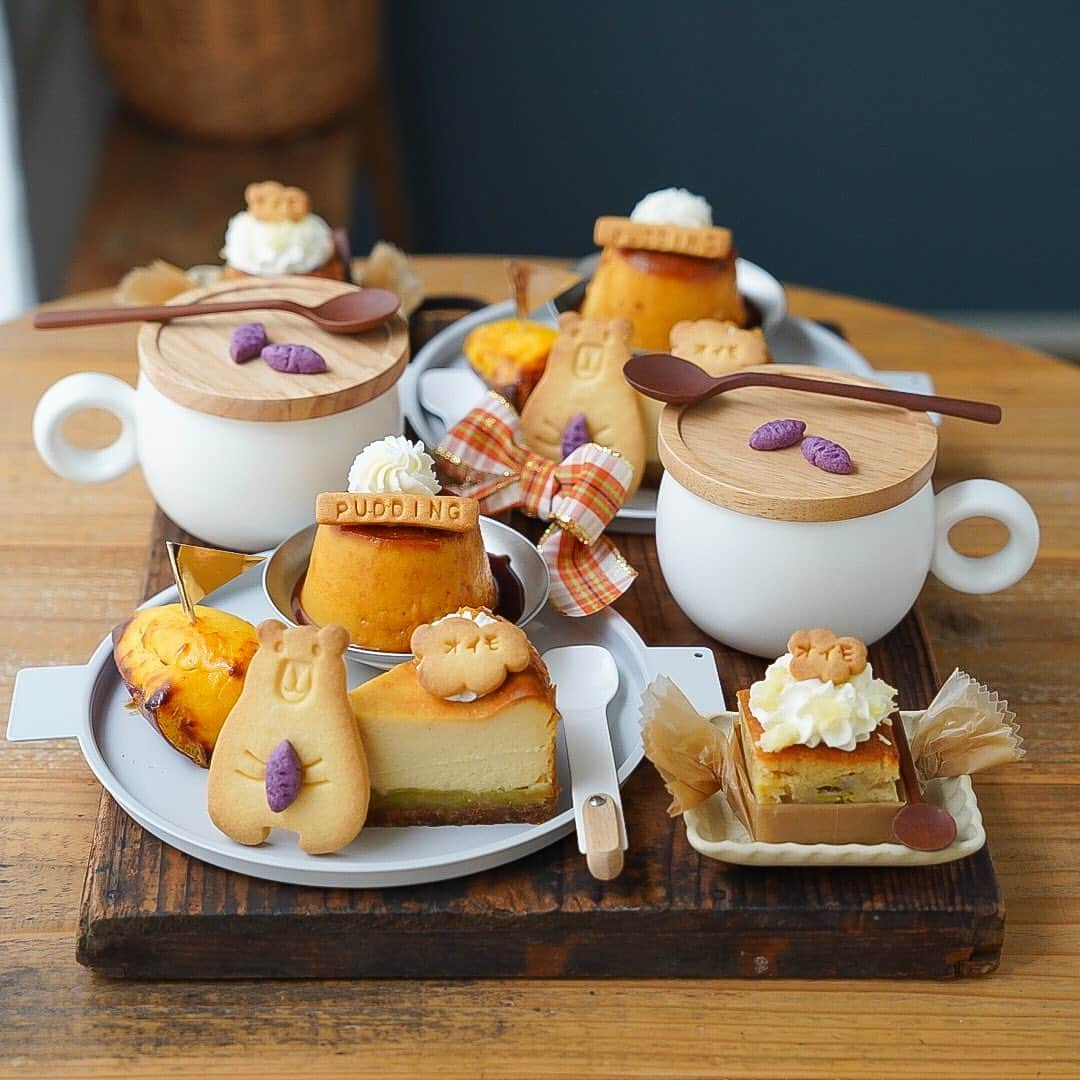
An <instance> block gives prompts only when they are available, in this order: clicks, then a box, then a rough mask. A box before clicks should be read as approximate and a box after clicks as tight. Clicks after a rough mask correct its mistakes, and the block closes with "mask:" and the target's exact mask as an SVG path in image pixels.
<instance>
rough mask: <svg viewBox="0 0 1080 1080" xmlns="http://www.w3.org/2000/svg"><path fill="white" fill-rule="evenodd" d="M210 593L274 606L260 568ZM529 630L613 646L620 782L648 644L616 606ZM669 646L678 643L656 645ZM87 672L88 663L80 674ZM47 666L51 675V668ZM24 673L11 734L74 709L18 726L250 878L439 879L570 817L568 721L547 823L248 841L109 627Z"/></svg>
mask: <svg viewBox="0 0 1080 1080" xmlns="http://www.w3.org/2000/svg"><path fill="white" fill-rule="evenodd" d="M175 600H176V590H175V588H170V589H165V590H164V591H163V592H160V593H158V595H157V596H155V597H153V598H152V599H151V600H149V601H147V604H146V605H144V606H150V605H155V604H167V603H172V602H175ZM208 600H209V602H210V603H211V604H212V606H214V607H217V608H221V609H222V610H225V611H230V612H232V613H233V614H236V615H239V616H241V617H242V618H245V619H247V620H249V621H250V622H253V623H258V622H260V621H261V620H263V619H265V618H269V617H271V616H272V615H273V614H274V612H273V610H272V608H271V607H270V605H269V603H268V601H267V600H266V598H265V596H264V595H263V591H262V587H261V572H260V569H259V568H258V567H256V568H254V569H252V570H250V571H248V572H247V573H246V574H243V575H242V576H241V577H239V578H237V579H236V580H235V581H232V582H230V583H229V584H228V585H225V586H224V587H223V588H221V589H219V590H218V591H217V592H216V593H214V594H213V596H212V598H208ZM529 637H530V638H531V639H532V641H533V643H534V644H535V645H536V647H537V648H538V649H539V650H540V651H541V652H544V651H546V650H547V649H550V648H554V647H555V646H558V645H577V644H594V645H603V646H604V647H605V648H607V649H609V650H610V651H611V653H612V654H613V656H614V658H615V663H616V665H617V667H618V669H619V675H620V685H619V692H618V694H617V695H616V697H615V699H614V700H613V701H612V703H611V706H610V708H609V709H608V726H609V729H610V733H611V741H612V747H613V749H614V754H615V763H616V767H617V770H618V776H619V783H620V784H622V783H624V782H625V781H626V778H627V777H628V776H629V775H630V773H631V772H633V770H634V768H635V767H636V766H637V765H638V763H639V762H640V761H641V759H642V756H643V751H642V747H641V738H640V733H639V715H638V703H639V700H640V697H641V691H642V689H643V688H644V686H645V684H646V682H647V681H648V679H649V678H650V677H651V675H650V672H649V669H648V667H647V666H646V657H647V652H648V650H646V648H645V646H644V644H643V643H642V641H641V638H640V637H638V635H637V633H636V631H635V630H634V629H633V627H631V626H630V624H629V623H628V622H627V621H626V620H625V619H624V618H623V617H622V616H621V615H618V614H616V613H615V612H613V611H610V610H608V611H604V612H601V613H600V614H597V615H592V616H589V617H587V618H583V619H570V618H567V617H565V616H562V615H558V614H556V613H555V612H553V611H552V610H551V609H550V608H548V609H546V610H545V611H543V612H541V613H540V614H539V615H538V616H537V617H536V618H535V619H534V620H533V621H532V623H530V626H529ZM668 651H672V650H657V652H659V653H663V652H668ZM674 651H678V652H682V651H683V650H674ZM698 652H699V653H700V650H698ZM348 668H349V685H350V687H351V686H356V685H358V684H359V683H362V682H364V681H366V680H368V679H371V678H374V677H375V676H376V675H378V674H379V672H378V671H376V670H375V669H374V668H371V667H368V666H367V665H364V664H357V663H351V662H350V663H349V665H348ZM79 672H85V676H84V677H83V678H81V679H80V678H78V675H77V673H79ZM30 675H33V676H37V677H38V678H35V679H33V680H30V679H27V680H26V681H25V682H24V680H23V676H30ZM50 675H51V676H54V677H53V678H52V679H50V678H49V676H50ZM19 681H20V686H19V691H20V693H21V695H22V700H21V701H20V700H16V701H15V702H13V705H12V732H13V733H14V731H15V728H16V727H19V728H24V727H26V726H30V724H29V721H31V720H32V717H33V715H34V713H41V712H45V711H48V710H51V711H52V712H53V714H54V716H55V713H56V712H57V710H58V709H60V708H63V709H65V710H78V715H77V716H72V717H71V720H70V723H69V724H68V725H67V729H66V730H56V727H60V726H62V725H58V724H57V722H56V721H55V719H54V720H53V724H54V725H55V726H54V729H53V730H51V731H48V732H45V731H42V732H39V733H38V734H37V735H36V736H35V735H32V734H31V735H28V734H26V733H24V734H22V735H20V736H18V737H21V738H26V737H39V738H42V737H58V736H59V735H62V734H77V737H78V739H79V744H80V747H81V749H82V752H83V754H84V756H85V757H86V760H87V762H88V763H89V765H90V768H91V769H92V770H93V772H94V775H95V776H96V777H97V778H98V780H99V781H100V782H101V784H102V786H103V787H104V788H105V789H106V790H107V791H108V792H109V793H110V794H111V795H112V797H113V798H114V799H115V800H116V801H117V802H118V803H119V804H120V806H121V807H122V808H123V809H124V810H125V811H126V812H127V813H128V814H130V815H131V817H133V818H134V819H135V820H136V821H137V822H138V823H139V824H140V825H142V826H143V827H144V828H145V829H147V830H148V831H149V832H151V833H153V835H154V836H156V837H158V838H159V839H161V840H163V841H164V842H165V843H167V844H171V845H172V846H173V847H176V848H179V849H180V850H181V851H183V852H186V853H187V854H188V855H193V856H195V857H196V858H199V859H202V860H204V861H205V862H208V863H211V864H213V865H214V866H221V867H225V868H226V869H228V870H236V871H239V872H240V873H244V874H250V875H252V876H254V877H260V878H268V879H270V880H272V881H282V882H289V883H293V884H297V885H314V886H322V887H328V888H330V887H335V888H336V887H342V888H381V887H385V886H392V885H412V884H418V883H420V882H426V881H441V880H445V879H448V878H453V877H460V876H462V875H464V874H471V873H475V872H476V871H479V870H486V869H490V868H491V867H494V866H500V865H502V864H503V863H507V862H511V861H513V860H515V859H520V858H522V857H523V856H525V855H528V854H530V853H532V852H534V851H537V850H539V849H540V848H542V847H545V846H547V845H548V844H550V843H552V842H554V841H555V840H558V839H559V838H560V837H563V836H565V835H566V834H567V833H569V832H571V831H572V830H573V828H574V814H573V809H572V805H571V799H570V779H569V772H568V768H567V761H566V748H565V745H564V743H563V740H562V733H561V731H560V735H559V747H558V769H559V783H560V787H561V789H562V795H561V798H560V801H559V809H558V813H557V814H556V815H555V817H553V818H551V819H550V820H549V821H546V822H544V823H543V824H539V825H462V826H452V827H440V828H427V827H409V828H374V827H373V828H368V829H364V830H363V831H362V832H361V833H360V836H359V837H357V839H356V840H355V841H353V843H352V844H350V845H349V846H348V847H347V848H344V849H342V850H341V851H338V852H335V853H334V854H332V855H317V856H316V855H308V854H306V853H305V852H303V851H301V850H300V848H299V846H298V845H297V843H296V837H295V836H294V835H293V834H292V833H288V832H284V831H279V830H274V832H272V833H271V835H270V837H269V839H268V841H267V842H266V843H265V844H262V845H260V846H259V847H245V846H243V845H241V844H237V843H235V842H234V841H232V840H230V839H229V838H228V837H227V836H225V835H223V834H222V833H220V832H218V830H217V829H216V828H215V827H214V825H213V823H212V822H211V821H210V818H209V816H208V814H207V812H206V780H207V775H208V774H207V771H206V770H205V769H201V768H199V767H198V766H197V765H195V764H194V763H192V762H191V761H189V760H188V759H187V758H185V757H184V756H183V755H182V754H180V753H179V752H178V751H176V750H174V749H173V748H172V747H171V746H169V745H168V743H166V742H165V740H164V739H163V738H162V737H161V736H160V735H159V734H158V733H157V732H156V731H154V730H153V728H152V727H151V726H150V724H148V723H147V722H146V720H145V719H143V717H142V716H140V715H139V714H138V713H137V712H135V711H133V710H132V709H130V708H128V707H127V704H128V700H129V695H128V693H127V690H126V688H125V687H124V684H123V682H122V681H121V680H120V678H119V676H118V674H117V672H116V667H115V665H114V663H113V657H112V640H111V638H110V637H106V638H105V640H104V641H102V642H101V644H100V645H99V646H98V648H97V650H96V651H95V653H94V655H93V656H92V657H91V659H90V661H89V663H88V664H87V665H86V667H85V668H54V669H36V670H33V671H24V672H21V673H20V680H19ZM16 698H17V699H18V698H19V694H17V695H16ZM43 706H44V708H43ZM17 714H19V715H17ZM46 723H48V721H46Z"/></svg>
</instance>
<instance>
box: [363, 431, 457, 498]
mask: <svg viewBox="0 0 1080 1080" xmlns="http://www.w3.org/2000/svg"><path fill="white" fill-rule="evenodd" d="M349 491H351V492H354V493H360V492H363V493H365V494H371V495H384V494H387V493H389V492H405V493H406V494H409V495H438V494H439V481H438V478H437V477H436V476H435V459H434V458H432V456H431V455H430V454H429V453H427V452H426V451H425V450H424V444H423V443H422V442H415V443H414V442H410V441H409V440H408V439H407V438H405V436H404V435H387V436H386V438H385V439H378V440H377V441H376V442H373V443H369V444H368V445H367V446H365V447H364V449H363V450H361V451H360V453H359V454H357V455H356V460H355V461H354V462H353V463H352V468H351V469H349Z"/></svg>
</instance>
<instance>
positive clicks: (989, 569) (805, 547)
mask: <svg viewBox="0 0 1080 1080" xmlns="http://www.w3.org/2000/svg"><path fill="white" fill-rule="evenodd" d="M971 517H989V518H995V519H997V520H998V521H1000V522H1002V524H1004V525H1005V526H1006V528H1008V530H1009V539H1008V542H1007V543H1006V544H1005V546H1004V547H1003V548H1002V549H1001V550H1000V551H998V552H995V553H994V554H993V555H988V556H986V557H985V558H971V557H969V556H965V555H961V554H960V553H959V552H958V551H956V550H955V548H953V546H952V545H951V544H950V543H949V530H950V529H951V528H952V527H953V526H954V525H955V524H957V522H960V521H963V520H964V519H965V518H971ZM656 546H657V553H658V555H659V559H660V568H661V570H662V571H663V574H664V579H665V580H666V582H667V584H668V588H670V589H671V593H672V596H674V598H675V601H676V602H677V603H678V605H679V607H681V608H682V610H683V611H684V612H685V613H686V615H687V616H688V617H689V618H690V619H691V620H692V621H693V622H694V623H695V624H696V625H697V626H699V627H700V628H701V629H702V630H704V631H705V632H706V633H707V634H710V635H711V636H712V637H714V638H716V639H717V640H719V641H723V642H724V643H725V644H727V645H731V646H733V647H734V648H736V649H741V650H742V651H743V652H748V653H752V654H754V655H757V656H765V657H776V656H779V655H781V654H782V653H783V652H784V651H785V650H786V647H787V639H788V637H789V636H790V634H791V633H792V631H793V630H798V629H800V628H802V629H810V628H812V627H817V626H824V627H828V628H829V629H832V630H834V631H835V632H836V633H838V634H851V635H853V636H855V637H858V638H861V639H862V640H863V641H866V642H868V643H869V642H873V641H877V640H878V639H879V638H881V637H884V635H885V634H887V633H888V632H889V631H890V630H891V629H892V628H893V627H894V626H896V624H897V623H899V622H900V620H901V619H902V618H903V617H904V615H905V614H906V613H907V612H908V610H909V609H910V608H911V606H912V604H914V602H915V600H916V598H917V597H918V595H919V591H920V589H921V588H922V586H923V583H924V582H925V580H926V575H927V572H928V571H933V573H934V575H935V576H936V577H937V578H939V579H940V580H941V581H942V582H944V583H945V584H946V585H948V586H950V587H951V588H953V589H957V590H958V591H960V592H967V593H989V592H997V591H998V590H999V589H1005V588H1008V587H1009V586H1010V585H1013V584H1015V582H1017V581H1019V580H1020V578H1022V577H1023V576H1024V574H1026V573H1027V571H1028V570H1029V569H1030V567H1031V564H1032V563H1033V562H1034V560H1035V555H1036V552H1037V551H1038V547H1039V523H1038V521H1037V520H1036V518H1035V513H1034V511H1033V510H1032V509H1031V506H1030V505H1029V503H1028V502H1027V500H1026V499H1025V498H1024V497H1023V496H1022V495H1020V494H1019V492H1017V491H1015V490H1013V488H1011V487H1009V486H1008V485H1006V484H1000V483H998V482H997V481H994V480H965V481H963V482H961V483H959V484H953V485H952V486H951V487H948V488H945V489H944V490H943V491H942V492H940V493H939V494H938V495H936V496H935V495H934V492H933V489H932V488H931V486H930V482H929V481H927V483H926V484H924V485H923V487H922V488H920V489H919V491H917V492H916V493H915V494H914V495H912V496H911V497H910V498H908V499H906V500H905V501H904V502H902V503H899V504H898V505H896V506H894V507H891V508H890V509H888V510H882V511H880V512H879V513H876V514H868V515H866V516H864V517H854V518H848V519H846V520H844V521H776V520H773V519H771V518H762V517H755V516H753V515H750V514H742V513H739V512H737V511H735V510H729V509H727V508H726V507H722V506H716V505H714V504H713V503H711V502H708V501H706V500H705V499H702V498H700V497H699V496H697V495H695V494H693V493H692V492H690V491H688V490H687V489H686V488H685V487H683V486H682V485H681V484H680V483H679V482H678V480H676V479H675V478H674V477H673V476H672V474H671V473H670V472H665V473H664V476H663V479H662V480H661V482H660V493H659V496H658V499H657V507H656Z"/></svg>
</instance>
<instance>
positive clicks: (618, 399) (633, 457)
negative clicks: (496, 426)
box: [521, 311, 645, 494]
mask: <svg viewBox="0 0 1080 1080" xmlns="http://www.w3.org/2000/svg"><path fill="white" fill-rule="evenodd" d="M632 334H633V324H632V323H631V322H630V321H629V319H585V318H582V317H581V316H580V315H578V314H577V313H576V312H573V311H568V312H565V313H564V314H562V315H560V316H559V337H558V339H557V340H556V342H555V344H554V345H553V346H552V348H551V355H550V356H549V357H548V363H547V367H546V368H545V370H544V374H543V375H542V376H541V378H540V381H539V382H538V383H537V384H536V388H535V389H534V390H533V392H532V394H530V395H529V399H528V401H526V403H525V408H524V409H523V410H522V413H521V428H522V431H523V433H524V435H525V440H526V442H527V443H528V445H529V447H530V449H532V450H534V451H536V453H538V454H541V455H543V456H544V457H546V458H549V459H550V460H552V461H561V460H562V458H563V453H562V451H563V446H564V436H565V435H566V434H567V426H568V425H569V424H571V423H573V424H574V425H576V427H577V428H581V427H583V428H584V430H585V431H586V432H587V434H588V438H589V440H590V441H592V442H595V443H597V444H599V445H600V446H606V447H608V448H609V449H612V450H616V451H618V453H620V454H622V456H623V457H624V458H626V460H627V462H628V463H629V465H630V467H631V468H632V469H633V470H634V476H633V480H632V483H631V488H630V494H633V492H634V491H636V490H637V486H638V484H639V483H640V482H641V473H642V470H643V468H644V464H645V431H644V422H643V420H642V414H641V407H640V405H639V404H638V398H637V395H636V394H635V392H634V390H633V389H632V388H631V386H630V384H629V383H628V382H627V381H626V379H625V378H624V377H623V367H624V366H625V364H626V362H627V360H629V359H630V338H631V336H632Z"/></svg>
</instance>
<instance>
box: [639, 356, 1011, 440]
mask: <svg viewBox="0 0 1080 1080" xmlns="http://www.w3.org/2000/svg"><path fill="white" fill-rule="evenodd" d="M623 374H624V375H625V376H626V381H627V382H628V383H629V384H630V385H631V386H632V387H633V388H634V389H635V390H637V391H638V393H640V394H644V395H645V396H646V397H649V398H654V399H655V400H657V401H666V402H668V403H669V404H672V405H690V404H692V403H694V402H697V401H705V400H707V399H708V398H711V397H715V396H716V395H717V394H723V393H724V392H725V391H727V390H737V389H739V388H740V387H743V386H775V387H778V388H780V389H782V390H804V391H806V392H807V393H809V394H825V395H827V396H829V397H843V398H855V399H857V400H859V401H874V402H877V403H878V404H880V405H899V406H900V408H902V409H911V410H912V411H913V412H939V413H944V414H945V415H946V416H960V417H963V419H965V420H978V421H979V422H980V423H982V424H998V423H1000V422H1001V409H1000V408H999V407H998V406H997V405H990V404H987V403H985V402H982V401H966V400H964V399H963V398H947V397H938V396H937V395H936V394H909V393H906V392H905V391H903V390H887V389H885V387H878V386H860V385H859V384H857V383H844V382H833V381H832V380H828V379H807V378H803V377H801V376H798V375H781V374H779V373H775V372H766V371H733V372H731V373H730V374H728V375H710V374H709V373H708V372H707V371H703V370H702V369H701V368H699V367H698V366H697V364H692V363H691V362H690V361H689V360H682V359H680V358H679V357H678V356H671V355H670V354H669V353H642V354H640V355H638V356H631V357H630V359H629V360H628V361H627V363H626V366H625V367H624V368H623Z"/></svg>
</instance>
